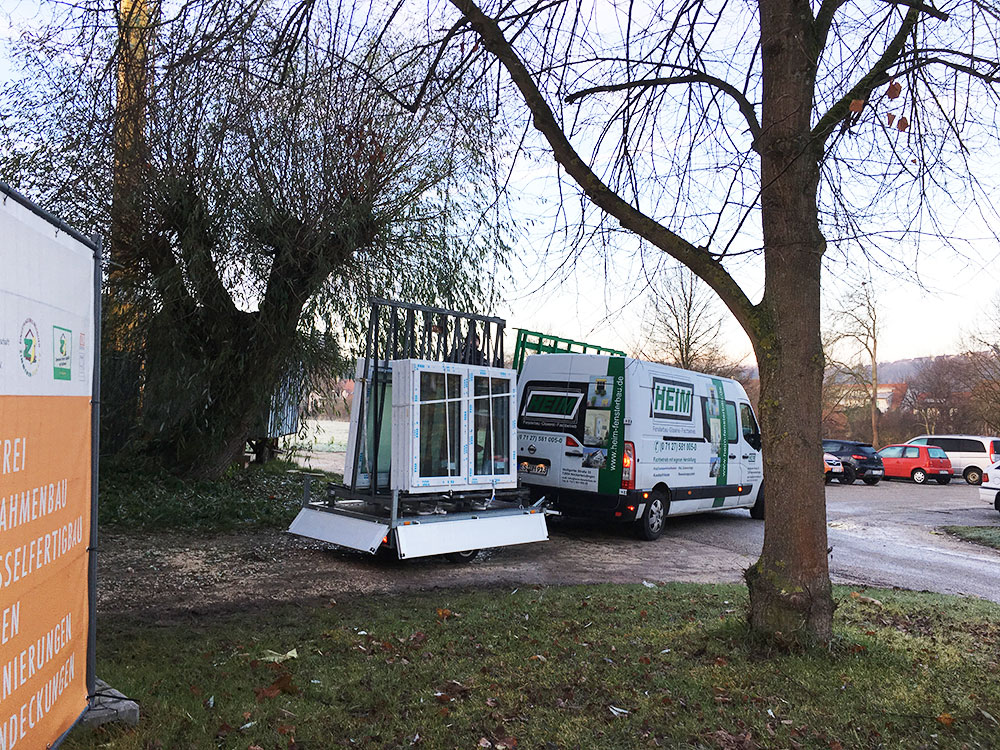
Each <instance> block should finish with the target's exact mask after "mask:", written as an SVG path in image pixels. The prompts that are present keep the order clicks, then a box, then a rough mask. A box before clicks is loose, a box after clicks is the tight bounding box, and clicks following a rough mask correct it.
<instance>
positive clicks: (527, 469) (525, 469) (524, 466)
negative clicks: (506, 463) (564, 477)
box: [517, 461, 549, 477]
mask: <svg viewBox="0 0 1000 750" xmlns="http://www.w3.org/2000/svg"><path fill="white" fill-rule="evenodd" d="M517 468H518V470H519V471H520V472H521V473H522V474H535V475H537V476H543V477H544V476H545V475H546V474H548V473H549V467H548V466H546V465H545V464H532V463H528V462H527V461H522V462H521V465H520V466H518V467H517Z"/></svg>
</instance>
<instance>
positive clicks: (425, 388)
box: [420, 372, 445, 401]
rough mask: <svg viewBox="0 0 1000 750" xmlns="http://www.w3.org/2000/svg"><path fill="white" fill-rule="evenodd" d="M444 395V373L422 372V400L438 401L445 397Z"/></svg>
mask: <svg viewBox="0 0 1000 750" xmlns="http://www.w3.org/2000/svg"><path fill="white" fill-rule="evenodd" d="M444 397H445V393H444V373H443V372H422V373H420V400H421V401H437V400H440V399H443V398H444Z"/></svg>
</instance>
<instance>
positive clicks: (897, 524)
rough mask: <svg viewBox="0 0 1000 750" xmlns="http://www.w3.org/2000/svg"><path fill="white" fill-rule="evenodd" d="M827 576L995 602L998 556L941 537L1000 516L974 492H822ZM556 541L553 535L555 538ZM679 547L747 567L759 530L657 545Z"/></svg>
mask: <svg viewBox="0 0 1000 750" xmlns="http://www.w3.org/2000/svg"><path fill="white" fill-rule="evenodd" d="M826 498H827V519H828V522H827V528H828V534H829V546H830V547H832V548H833V550H832V552H831V555H830V571H831V576H832V578H833V580H834V582H836V583H847V584H868V585H874V586H885V587H891V586H898V587H900V588H906V589H913V590H917V591H921V590H928V591H935V592H938V593H945V594H971V595H974V596H979V597H982V598H984V599H990V600H992V601H997V602H1000V552H997V551H995V550H992V549H989V548H986V547H982V546H979V545H975V544H971V543H969V542H965V541H962V540H960V539H957V538H955V537H953V536H950V535H948V534H945V533H943V532H941V531H939V529H940V527H942V526H998V525H1000V514H998V513H997V512H996V510H994V509H993V507H992V506H991V505H989V504H987V503H986V502H984V501H981V500H980V499H979V491H978V488H976V487H972V486H969V485H967V484H965V482H962V481H958V482H954V483H952V484H950V485H947V486H944V487H942V486H940V485H937V484H932V485H916V484H913V483H912V482H896V481H891V482H890V481H883V482H881V483H879V484H878V485H877V486H875V487H869V486H867V485H865V484H862V483H861V482H857V483H855V484H854V485H850V486H844V485H840V484H836V483H834V484H831V485H828V486H827V493H826ZM556 534H558V531H557V532H556ZM672 541H677V542H680V541H683V542H685V543H694V544H696V545H702V546H704V547H705V548H706V549H705V553H706V554H705V556H706V557H710V554H709V553H710V551H711V550H718V551H719V552H725V553H729V554H730V555H731V554H733V553H735V554H737V555H739V556H740V557H741V558H742V559H743V560H744V561H745V563H746V565H749V564H751V563H752V562H753V560H755V559H756V557H757V556H758V555H759V554H760V548H761V544H762V542H763V526H762V525H761V524H760V523H757V522H753V521H751V520H749V519H748V517H747V513H746V511H735V510H734V511H725V512H722V513H716V514H709V515H701V516H685V517H680V518H676V519H670V521H669V526H668V530H667V531H666V532H665V534H664V536H663V537H661V539H660V540H658V541H657V542H656V544H657V545H658V546H659V545H664V544H666V545H669V544H671V542H672Z"/></svg>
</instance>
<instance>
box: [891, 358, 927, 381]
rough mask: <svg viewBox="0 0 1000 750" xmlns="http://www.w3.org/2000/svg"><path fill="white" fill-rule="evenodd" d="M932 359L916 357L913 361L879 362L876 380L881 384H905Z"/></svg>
mask: <svg viewBox="0 0 1000 750" xmlns="http://www.w3.org/2000/svg"><path fill="white" fill-rule="evenodd" d="M933 359H935V358H934V357H916V358H914V359H899V360H896V361H895V362H879V365H878V379H879V382H881V383H905V382H907V381H908V380H910V379H911V378H912V377H913V376H914V375H916V374H917V372H918V371H919V370H920V368H921V367H923V366H924V365H926V364H927V363H929V362H931V361H932V360H933Z"/></svg>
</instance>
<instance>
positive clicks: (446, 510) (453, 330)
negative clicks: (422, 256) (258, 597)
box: [289, 299, 548, 561]
mask: <svg viewBox="0 0 1000 750" xmlns="http://www.w3.org/2000/svg"><path fill="white" fill-rule="evenodd" d="M504 326H505V321H504V320H503V319H501V318H496V317H488V316H484V315H476V314H472V313H463V312H458V311H455V310H447V309H443V308H435V307H427V306H424V305H416V304H410V303H404V302H394V301H389V300H383V299H372V300H371V315H370V318H369V325H368V332H367V338H366V341H365V350H364V356H362V357H361V358H359V359H358V361H357V365H356V372H355V382H356V386H355V390H354V399H353V402H352V405H351V423H350V431H349V438H348V452H347V460H346V467H345V474H344V482H343V483H328V484H327V485H326V486H325V487H320V488H318V491H317V489H316V488H314V483H315V482H314V479H315V478H314V477H307V478H306V482H305V488H304V491H303V503H302V508H301V509H300V511H299V513H298V515H297V516H296V518H295V520H294V521H293V522H292V524H291V526H290V527H289V531H290V532H291V533H294V534H298V535H300V536H304V537H309V538H311V539H318V540H320V541H324V542H329V543H331V544H337V545H340V546H342V547H347V548H349V549H355V550H359V551H362V552H369V553H372V554H374V553H376V552H378V551H379V550H380V549H388V550H391V551H394V552H395V554H396V555H397V556H398V557H399V558H400V559H409V558H414V557H426V556H430V555H446V556H448V557H449V558H450V559H452V560H454V561H468V560H471V559H473V558H474V557H475V556H476V554H477V552H478V550H480V549H483V548H488V547H502V546H509V545H515V544H525V543H529V542H539V541H545V540H547V539H548V531H547V528H546V524H545V512H544V505H545V498H544V496H543V497H540V498H539V499H538V500H537V501H536V502H534V503H532V501H531V499H530V493H529V492H528V490H527V489H525V488H522V487H520V486H519V484H518V462H517V432H516V430H517V397H518V391H517V372H516V371H514V370H511V369H506V368H504V367H503V363H504V362H503V360H504V357H503V332H504Z"/></svg>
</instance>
